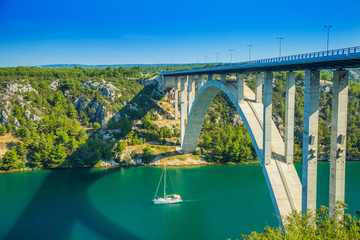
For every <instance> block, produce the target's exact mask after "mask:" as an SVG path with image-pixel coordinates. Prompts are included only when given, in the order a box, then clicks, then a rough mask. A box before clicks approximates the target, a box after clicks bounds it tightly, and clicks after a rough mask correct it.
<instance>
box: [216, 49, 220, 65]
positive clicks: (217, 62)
mask: <svg viewBox="0 0 360 240" xmlns="http://www.w3.org/2000/svg"><path fill="white" fill-rule="evenodd" d="M215 55H216V65H218V64H219V53H218V52H217V53H215Z"/></svg>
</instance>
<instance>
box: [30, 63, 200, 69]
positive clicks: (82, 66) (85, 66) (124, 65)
mask: <svg viewBox="0 0 360 240" xmlns="http://www.w3.org/2000/svg"><path fill="white" fill-rule="evenodd" d="M182 65H197V63H190V64H164V63H158V64H109V65H106V64H104V65H85V64H49V65H40V66H34V67H38V68H74V67H81V68H107V67H111V68H115V67H126V68H127V67H136V66H140V67H159V66H182Z"/></svg>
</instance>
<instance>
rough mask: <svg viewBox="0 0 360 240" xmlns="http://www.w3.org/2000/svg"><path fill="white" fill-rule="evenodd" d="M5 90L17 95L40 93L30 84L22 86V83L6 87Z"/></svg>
mask: <svg viewBox="0 0 360 240" xmlns="http://www.w3.org/2000/svg"><path fill="white" fill-rule="evenodd" d="M5 89H6V90H8V91H9V92H11V93H16V92H21V93H25V92H36V93H38V92H37V91H36V90H35V89H34V88H33V87H31V85H30V84H20V83H13V84H7V85H6V86H5Z"/></svg>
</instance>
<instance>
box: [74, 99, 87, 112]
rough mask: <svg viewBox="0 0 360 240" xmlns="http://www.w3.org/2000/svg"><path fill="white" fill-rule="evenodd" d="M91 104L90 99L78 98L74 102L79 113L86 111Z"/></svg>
mask: <svg viewBox="0 0 360 240" xmlns="http://www.w3.org/2000/svg"><path fill="white" fill-rule="evenodd" d="M89 103H90V99H88V98H86V99H84V97H78V98H76V99H75V100H74V101H73V104H74V106H75V108H77V109H78V110H79V111H82V110H84V108H85V107H86V106H87V105H89Z"/></svg>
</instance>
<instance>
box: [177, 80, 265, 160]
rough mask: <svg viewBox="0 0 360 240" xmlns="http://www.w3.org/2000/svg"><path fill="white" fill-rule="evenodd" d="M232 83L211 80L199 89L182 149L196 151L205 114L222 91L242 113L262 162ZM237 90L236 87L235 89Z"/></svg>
mask: <svg viewBox="0 0 360 240" xmlns="http://www.w3.org/2000/svg"><path fill="white" fill-rule="evenodd" d="M231 86H232V85H231V84H228V86H225V85H224V84H223V83H221V82H220V81H216V80H210V81H208V82H206V83H205V84H204V86H203V87H202V88H201V89H200V90H199V92H198V93H197V96H196V98H195V100H194V103H193V105H192V107H191V112H190V114H189V119H188V121H187V124H186V129H185V135H184V139H183V145H182V149H183V151H184V152H194V151H195V149H196V147H197V144H198V139H199V137H200V131H201V127H202V125H203V122H204V119H205V115H206V113H207V111H208V109H209V106H210V104H211V102H212V101H213V100H214V98H215V97H216V95H217V94H218V93H219V92H220V91H222V92H224V93H225V95H226V96H228V98H229V99H230V101H231V103H232V104H233V105H234V106H235V108H236V110H237V112H238V113H239V114H240V117H241V119H242V120H243V122H244V124H245V126H246V129H247V131H248V133H249V135H250V138H251V142H252V144H253V146H254V149H255V151H256V154H257V157H258V159H259V160H260V162H261V163H262V162H263V157H262V152H261V149H260V147H259V146H258V144H257V142H256V140H255V136H254V133H253V131H252V129H251V127H250V125H249V123H248V119H247V118H246V117H245V114H244V112H243V109H242V108H241V107H240V105H239V104H238V101H237V96H234V95H233V93H232V92H233V91H231V90H230V89H229V87H231ZM235 90H236V89H235Z"/></svg>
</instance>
